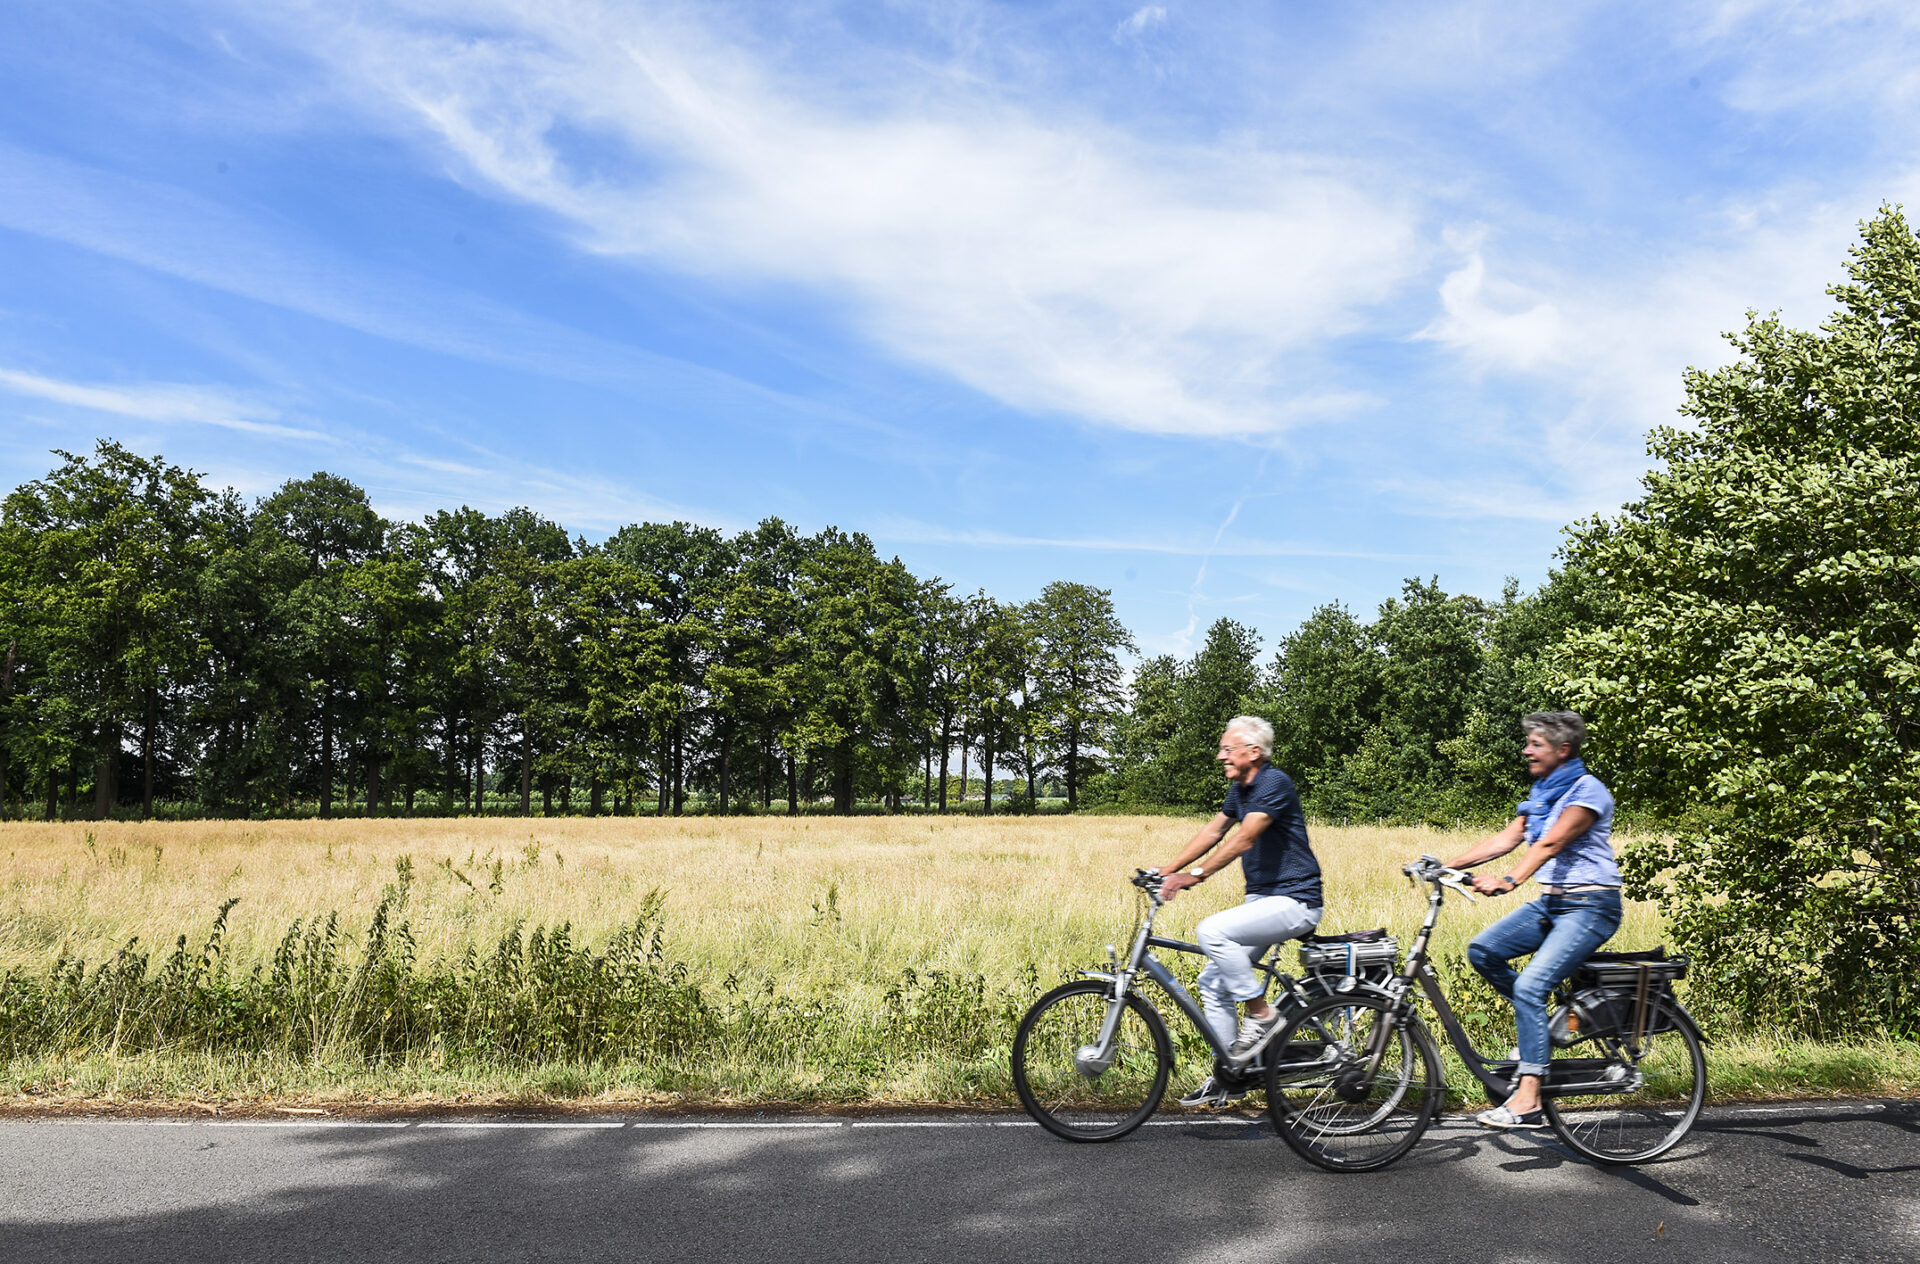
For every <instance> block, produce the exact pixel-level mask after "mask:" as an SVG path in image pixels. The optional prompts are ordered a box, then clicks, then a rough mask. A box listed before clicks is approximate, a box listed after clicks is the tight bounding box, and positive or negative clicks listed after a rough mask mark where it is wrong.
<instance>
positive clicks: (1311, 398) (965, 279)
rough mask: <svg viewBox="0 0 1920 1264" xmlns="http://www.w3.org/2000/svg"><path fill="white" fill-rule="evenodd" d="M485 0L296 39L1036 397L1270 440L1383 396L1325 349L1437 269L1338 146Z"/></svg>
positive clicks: (1384, 188) (533, 187)
mask: <svg viewBox="0 0 1920 1264" xmlns="http://www.w3.org/2000/svg"><path fill="white" fill-rule="evenodd" d="M457 12H458V13H459V15H460V16H459V17H458V18H456V17H455V16H454V15H453V12H452V11H449V10H447V9H444V8H442V7H440V6H418V7H415V8H411V9H409V8H407V7H405V6H390V7H388V8H386V9H385V10H379V11H372V10H359V11H356V18H355V19H354V20H351V21H347V22H344V23H343V22H342V20H341V14H340V13H339V11H338V10H336V9H332V8H328V9H326V10H324V11H321V10H310V11H308V15H309V17H310V18H311V22H310V23H309V24H307V25H304V26H302V27H301V28H300V29H299V31H298V36H297V38H298V39H299V40H300V41H301V42H302V43H303V44H305V45H306V46H308V47H310V48H312V49H313V50H314V51H315V52H316V53H317V54H318V55H320V56H322V57H324V58H326V59H327V61H328V62H329V63H330V64H331V65H332V66H333V67H334V68H335V70H336V72H337V73H338V74H340V75H341V76H343V77H344V78H345V80H346V81H347V82H348V83H349V84H350V85H351V87H350V90H349V91H350V94H351V96H352V98H353V100H354V102H355V105H356V107H357V108H360V109H365V110H378V109H379V108H381V105H382V103H384V107H385V109H386V111H387V113H388V115H389V117H390V118H391V119H392V121H393V123H394V125H395V126H399V127H403V128H404V129H405V130H407V131H408V132H409V133H411V134H416V135H418V134H420V133H422V132H425V133H426V134H428V135H431V136H432V137H433V138H434V139H435V141H436V142H437V144H438V145H439V146H440V148H441V150H442V152H443V153H445V154H446V155H448V156H449V157H451V158H452V159H453V160H454V161H455V162H457V163H458V164H459V170H461V171H462V172H463V173H464V174H465V177H466V178H467V179H469V180H470V181H472V182H473V183H474V184H476V185H477V186H479V187H483V188H488V189H491V190H494V191H496V192H497V193H499V194H501V195H504V196H507V197H511V198H515V199H519V200H522V201H524V202H526V203H529V204H532V205H535V206H538V207H541V208H544V209H545V210H547V211H550V212H552V213H553V214H555V215H557V216H559V217H561V219H562V220H563V221H564V222H566V223H568V224H570V225H571V226H572V228H573V231H574V232H575V233H576V234H578V237H579V240H580V241H581V243H582V244H583V245H584V246H586V247H587V248H588V249H591V250H595V251H599V252H602V253H605V254H608V255H613V256H624V257H630V258H633V259H635V260H643V261H646V262H647V263H649V264H656V265H665V266H668V267H672V268H676V269H680V270H684V271H686V272H689V273H693V274H698V275H702V276H708V277H712V278H716V279H721V280H723V281H725V282H726V283H729V284H733V285H749V286H761V285H766V284H769V283H774V284H780V285H800V286H804V287H807V288H808V289H809V290H811V291H813V292H815V293H817V294H819V295H821V296H823V297H826V298H828V299H831V300H832V301H834V302H836V303H839V304H841V305H842V306H843V308H844V310H845V311H846V312H847V315H848V319H849V320H851V321H852V322H854V323H855V324H856V325H857V327H859V328H860V329H861V330H863V331H864V332H865V333H866V334H867V335H868V336H870V337H872V338H873V339H875V340H877V341H878V342H880V343H881V344H883V345H885V346H887V347H889V348H891V349H892V350H893V351H894V352H895V353H896V354H898V355H901V356H904V357H906V358H908V359H910V360H912V361H915V362H918V363H921V364H925V365H930V366H932V367H935V368H937V369H939V370H941V371H943V372H945V373H948V374H950V375H952V376H953V377H954V378H957V379H958V380H960V381H962V382H964V383H966V384H968V385H970V386H972V387H974V388H975V389H977V390H980V391H982V392H984V393H985V394H987V395H989V396H992V397H994V398H996V399H999V400H1002V401H1004V402H1006V403H1008V404H1011V405H1013V406H1015V407H1017V408H1020V409H1023V410H1027V411H1032V412H1043V413H1056V414H1065V415H1068V416H1072V417H1076V418H1082V419H1086V420H1090V421H1094V422H1099V423H1106V424H1111V425H1117V426H1121V427H1125V428H1129V429H1134V430H1141V431H1150V432H1159V433H1174V434H1211V435H1245V434H1252V433H1257V432H1261V431H1269V430H1275V429H1279V428H1283V427H1286V426H1288V425H1291V424H1295V423H1297V422H1299V421H1300V420H1303V419H1310V418H1313V417H1316V416H1320V415H1325V414H1326V413H1328V412H1340V411H1346V410H1351V409H1353V408H1354V407H1356V406H1364V405H1365V404H1366V402H1367V400H1368V396H1367V395H1366V394H1365V392H1363V391H1359V390H1356V389H1354V388H1352V387H1351V386H1342V385H1341V384H1338V383H1329V382H1327V381H1325V380H1324V379H1323V378H1320V377H1318V376H1316V377H1314V378H1312V379H1309V378H1307V377H1306V376H1305V375H1304V374H1301V373H1299V372H1298V369H1299V366H1300V365H1301V363H1302V362H1303V361H1304V360H1307V359H1310V358H1311V357H1312V355H1313V354H1314V353H1315V351H1316V349H1318V348H1320V347H1323V346H1324V345H1325V344H1326V343H1327V342H1328V340H1329V339H1332V338H1335V337H1337V336H1339V335H1340V334H1341V333H1343V332H1347V331H1351V330H1354V329H1356V328H1358V327H1360V326H1361V324H1362V323H1363V313H1364V312H1365V311H1366V309H1367V308H1368V307H1369V305H1371V304H1375V303H1378V302H1380V301H1381V300H1383V299H1385V298H1387V297H1388V296H1389V295H1391V294H1393V293H1394V292H1396V290H1397V289H1399V287H1401V286H1403V285H1404V284H1406V283H1407V282H1408V280H1409V279H1410V278H1411V277H1412V276H1414V275H1415V274H1417V272H1418V271H1419V269H1420V268H1421V267H1423V266H1424V255H1423V251H1422V248H1421V244H1420V234H1419V232H1418V230H1417V225H1416V212H1415V210H1414V209H1413V208H1412V207H1411V206H1409V205H1408V204H1407V203H1406V202H1405V200H1404V198H1403V197H1402V196H1401V195H1400V194H1399V193H1398V192H1396V191H1394V190H1393V186H1392V185H1391V184H1390V183H1389V182H1387V181H1385V180H1383V179H1379V178H1377V177H1376V176H1374V175H1370V174H1369V173H1368V172H1367V171H1365V170H1364V169H1363V168H1361V167H1358V166H1356V165H1354V164H1351V163H1348V162H1345V161H1342V160H1339V159H1336V158H1333V157H1330V156H1328V155H1324V154H1322V155H1314V154H1303V153H1297V152H1291V151H1288V150H1285V149H1276V148H1273V147H1270V146H1263V145H1258V144H1251V143H1246V142H1205V143H1195V144H1182V145H1169V144H1166V143H1159V142H1148V141H1143V140H1141V139H1139V138H1137V137H1135V136H1133V135H1130V134H1127V133H1125V132H1122V131H1119V130H1116V129H1114V128H1112V127H1110V126H1107V125H1104V124H1102V123H1100V122H1099V121H1097V120H1095V119H1092V118H1085V117H1079V118H1076V117H1074V116H1073V115H1072V114H1071V113H1068V114H1066V115H1056V114H1052V113H1049V114H1047V115H1044V116H1043V115H1040V114H1036V113H1034V112H1032V111H1030V110H1027V109H1024V108H1021V107H1020V106H1017V105H1015V104H1011V103H1009V102H1008V101H1007V100H1006V99H1004V98H1003V97H1001V96H1000V95H998V94H996V93H994V92H993V91H992V90H991V89H990V87H988V86H986V85H982V84H979V83H977V82H975V81H973V80H971V79H969V78H968V77H966V76H964V75H958V74H956V75H948V76H942V75H940V74H938V73H935V74H932V75H929V74H928V73H927V67H926V66H925V65H917V66H916V67H915V68H914V70H915V73H914V74H913V75H912V76H909V77H903V78H901V79H899V80H898V81H887V82H879V83H872V82H869V83H867V84H864V85H862V88H861V90H860V91H858V92H857V93H855V94H852V95H856V96H857V97H858V100H857V101H842V100H838V99H837V98H836V93H835V91H834V89H833V88H832V87H831V86H829V85H825V84H823V83H821V82H819V81H806V80H803V79H800V78H796V77H795V76H794V75H792V74H791V73H784V74H783V73H781V72H779V71H777V70H776V69H775V68H773V67H771V66H768V65H765V64H762V62H760V61H757V60H756V59H755V58H754V57H752V56H751V55H749V53H748V52H746V51H744V50H743V49H742V48H740V47H739V46H729V45H725V44H723V43H721V42H719V41H718V40H716V39H714V38H713V37H711V36H709V35H708V34H707V33H705V32H703V31H702V30H700V29H699V28H697V27H695V26H694V25H692V24H691V23H689V22H687V21H684V20H681V19H678V18H673V17H670V16H666V15H663V14H661V13H659V12H654V11H649V10H636V9H634V8H633V7H632V6H627V5H613V4H601V3H588V2H582V3H576V4H571V5H565V6H558V7H546V8H535V9H527V8H524V7H522V6H511V7H508V6H503V5H494V4H472V5H465V6H460V8H459V9H458V11H457ZM1147 20H1148V19H1146V18H1142V22H1143V23H1144V22H1146V21H1147Z"/></svg>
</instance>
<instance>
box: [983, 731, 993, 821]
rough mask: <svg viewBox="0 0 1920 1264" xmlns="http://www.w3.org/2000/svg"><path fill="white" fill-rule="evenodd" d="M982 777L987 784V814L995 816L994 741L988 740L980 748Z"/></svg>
mask: <svg viewBox="0 0 1920 1264" xmlns="http://www.w3.org/2000/svg"><path fill="white" fill-rule="evenodd" d="M980 776H981V777H982V778H983V779H984V780H985V782H986V786H985V789H986V792H987V793H986V813H985V815H987V816H992V815H993V739H992V738H988V739H987V740H986V742H985V743H984V744H983V745H982V746H981V748H980Z"/></svg>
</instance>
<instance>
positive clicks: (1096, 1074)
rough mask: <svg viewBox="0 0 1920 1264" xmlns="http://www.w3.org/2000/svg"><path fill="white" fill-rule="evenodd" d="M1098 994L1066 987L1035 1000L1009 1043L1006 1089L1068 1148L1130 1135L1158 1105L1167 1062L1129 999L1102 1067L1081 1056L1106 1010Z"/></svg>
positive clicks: (1141, 1011) (1098, 989)
mask: <svg viewBox="0 0 1920 1264" xmlns="http://www.w3.org/2000/svg"><path fill="white" fill-rule="evenodd" d="M1109 1004H1110V1002H1109V998H1108V996H1107V993H1106V989H1105V988H1104V987H1103V986H1100V985H1098V984H1092V983H1088V984H1071V985H1069V986H1068V987H1065V988H1062V989H1059V990H1058V991H1056V992H1054V993H1052V994H1050V995H1048V996H1045V997H1042V998H1041V1000H1040V1001H1039V1002H1038V1003H1037V1004H1036V1005H1035V1006H1034V1008H1033V1010H1032V1011H1030V1012H1029V1014H1028V1016H1027V1018H1026V1020H1025V1021H1024V1022H1023V1023H1022V1024H1021V1029H1020V1032H1019V1033H1018V1035H1017V1036H1016V1039H1015V1049H1014V1082H1015V1087H1016V1088H1017V1089H1018V1090H1019V1092H1020V1097H1021V1101H1022V1103H1023V1104H1024V1105H1025V1106H1026V1107H1027V1110H1028V1113H1030V1114H1032V1115H1033V1117H1034V1118H1035V1119H1036V1120H1038V1121H1039V1122H1040V1123H1041V1124H1043V1125H1045V1126H1046V1127H1047V1128H1048V1129H1049V1130H1050V1131H1052V1132H1054V1133H1056V1134H1058V1135H1060V1136H1065V1137H1070V1138H1072V1139H1075V1140H1107V1139H1110V1138H1112V1137H1115V1136H1119V1135H1121V1134H1123V1133H1125V1132H1128V1131H1131V1130H1132V1129H1133V1128H1134V1127H1137V1126H1138V1125H1139V1123H1140V1122H1142V1121H1143V1120H1144V1119H1145V1118H1146V1117H1147V1115H1149V1114H1151V1113H1152V1112H1153V1109H1154V1107H1155V1106H1157V1105H1158V1104H1159V1101H1160V1096H1161V1094H1162V1093H1163V1092H1165V1090H1166V1083H1167V1075H1168V1069H1169V1067H1168V1064H1169V1063H1170V1061H1171V1054H1170V1052H1169V1050H1168V1048H1167V1043H1166V1034H1165V1032H1164V1030H1156V1026H1155V1024H1154V1022H1153V1021H1152V1020H1151V1019H1150V1018H1149V1017H1148V1016H1149V1015H1150V1014H1151V1013H1152V1011H1151V1010H1149V1009H1148V1008H1147V1007H1146V1006H1145V1005H1144V1004H1143V1003H1141V1002H1140V1001H1139V1000H1138V999H1137V998H1136V999H1133V1000H1132V1001H1131V1002H1130V1003H1129V1004H1128V1005H1127V1006H1126V1008H1124V1009H1123V1010H1122V1011H1121V1013H1120V1021H1119V1024H1118V1026H1117V1027H1116V1029H1115V1031H1114V1034H1113V1039H1112V1043H1111V1044H1110V1045H1109V1047H1108V1050H1107V1052H1106V1054H1105V1055H1104V1060H1105V1065H1104V1066H1098V1065H1092V1064H1090V1063H1089V1062H1088V1061H1087V1060H1086V1059H1085V1057H1084V1056H1083V1051H1084V1050H1086V1049H1088V1048H1089V1047H1090V1046H1095V1045H1097V1044H1098V1041H1099V1037H1100V1029H1101V1025H1102V1023H1104V1022H1105V1020H1106V1017H1107V1012H1108V1008H1109Z"/></svg>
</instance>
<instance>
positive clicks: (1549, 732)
mask: <svg viewBox="0 0 1920 1264" xmlns="http://www.w3.org/2000/svg"><path fill="white" fill-rule="evenodd" d="M1520 731H1521V732H1523V733H1538V734H1539V735H1540V736H1542V737H1544V738H1546V739H1547V741H1549V742H1550V743H1552V744H1553V745H1555V746H1567V747H1571V748H1572V749H1570V750H1569V751H1568V752H1567V755H1568V757H1569V758H1571V757H1572V756H1574V755H1578V754H1579V753H1580V743H1582V742H1584V741H1586V740H1587V722H1586V721H1585V720H1583V719H1581V718H1580V713H1579V712H1578V711H1535V712H1533V713H1532V714H1531V715H1529V716H1527V718H1526V719H1524V720H1522V721H1520Z"/></svg>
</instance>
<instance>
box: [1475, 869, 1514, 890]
mask: <svg viewBox="0 0 1920 1264" xmlns="http://www.w3.org/2000/svg"><path fill="white" fill-rule="evenodd" d="M1468 881H1469V882H1471V883H1472V885H1473V889H1474V890H1476V891H1478V892H1479V893H1480V894H1481V895H1506V894H1507V893H1508V892H1510V891H1518V890H1519V889H1520V884H1519V883H1517V882H1514V881H1511V880H1510V879H1508V878H1507V877H1505V876H1504V875H1503V876H1501V877H1497V878H1496V877H1494V876H1493V875H1491V874H1485V873H1476V874H1474V875H1473V877H1472V878H1470V879H1468Z"/></svg>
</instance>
